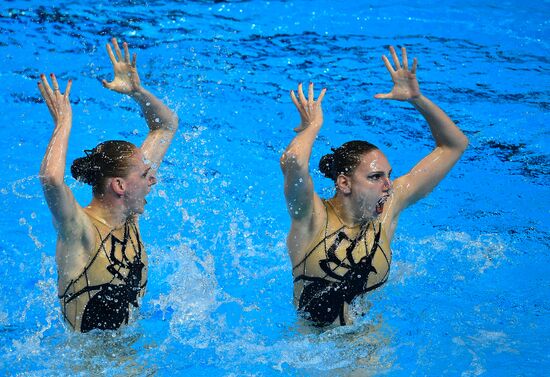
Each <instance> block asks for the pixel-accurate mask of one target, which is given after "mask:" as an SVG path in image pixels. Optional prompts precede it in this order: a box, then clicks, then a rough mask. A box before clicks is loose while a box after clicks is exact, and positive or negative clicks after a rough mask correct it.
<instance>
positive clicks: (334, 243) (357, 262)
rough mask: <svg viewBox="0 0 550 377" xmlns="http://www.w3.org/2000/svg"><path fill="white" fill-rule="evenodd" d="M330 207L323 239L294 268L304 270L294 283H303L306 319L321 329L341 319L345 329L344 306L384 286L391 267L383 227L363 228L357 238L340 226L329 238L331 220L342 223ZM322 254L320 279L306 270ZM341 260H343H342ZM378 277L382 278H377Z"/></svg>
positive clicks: (301, 302)
mask: <svg viewBox="0 0 550 377" xmlns="http://www.w3.org/2000/svg"><path fill="white" fill-rule="evenodd" d="M328 204H329V206H328V207H327V206H326V205H325V207H326V209H327V222H326V225H325V230H324V237H323V238H322V239H321V240H320V241H319V242H318V243H316V245H315V246H314V247H313V248H312V249H311V250H310V251H309V252H308V253H307V254H306V256H305V258H304V259H303V260H302V261H301V262H300V263H298V264H297V265H296V266H294V270H297V269H298V268H300V267H303V273H302V274H300V275H298V276H296V277H295V279H294V283H295V284H296V283H298V282H302V283H303V288H302V291H301V293H300V297H299V302H298V309H299V310H300V311H301V312H302V313H303V314H304V316H305V317H306V318H307V319H309V320H311V321H312V322H314V323H315V324H316V325H318V326H326V325H329V324H332V323H334V321H336V319H338V318H340V324H341V325H345V324H346V321H345V316H344V306H345V305H344V304H345V303H347V304H350V303H351V302H352V301H353V299H354V298H355V297H357V296H359V295H361V294H364V293H366V292H369V291H371V290H373V289H376V288H378V287H380V286H381V285H382V284H384V283H385V282H386V281H387V279H388V275H389V267H390V259H389V258H390V255H389V252H386V251H385V250H384V249H383V248H382V246H381V245H380V244H381V236H382V225H381V224H380V223H378V224H376V223H375V222H370V223H366V224H363V225H361V227H360V228H359V230H358V232H357V233H356V235H355V236H354V237H350V236H348V233H349V232H347V230H348V229H349V228H347V227H346V226H345V225H343V224H341V226H340V227H339V228H337V229H336V230H335V231H333V232H331V233H330V234H329V233H328V228H329V218H331V221H335V219H336V221H340V220H339V219H338V218H337V216H336V213H335V212H334V209H333V208H332V206H331V205H330V202H328ZM329 208H330V209H329ZM331 212H332V214H331ZM340 223H341V221H340ZM369 232H373V233H374V238H373V241H372V245H371V247H370V248H369V247H368V246H367V235H368V234H369ZM323 251H324V253H323V254H324V255H323V257H321V259H319V261H318V267H319V268H320V271H322V274H321V276H319V274H315V276H310V275H308V273H307V268H306V265H307V262H308V258H310V257H311V256H312V254H313V253H314V252H317V253H322V252H323ZM337 251H340V252H339V253H338V252H337ZM388 251H389V248H388ZM317 255H318V254H317ZM338 255H340V258H341V259H340V258H339V257H338ZM342 256H344V257H343V258H342ZM381 257H383V258H381ZM375 258H377V262H378V268H379V269H380V271H377V269H376V267H375V265H374V263H373V260H374V259H375ZM380 261H382V262H380ZM380 266H382V268H380ZM382 270H385V271H382ZM379 274H381V276H378V275H379ZM375 277H376V278H375Z"/></svg>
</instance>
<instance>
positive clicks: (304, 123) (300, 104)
mask: <svg viewBox="0 0 550 377" xmlns="http://www.w3.org/2000/svg"><path fill="white" fill-rule="evenodd" d="M326 91H327V90H326V89H323V90H321V93H320V94H319V97H317V101H315V96H314V92H313V83H310V84H309V87H308V95H307V99H306V97H305V95H304V91H303V89H302V84H301V83H300V84H298V98H296V94H294V90H291V91H290V98H292V102H294V105H295V106H296V109H298V112H299V113H300V125H299V126H298V127H296V128H295V129H294V131H296V132H302V131H303V130H305V129H307V128H308V127H310V126H317V127H321V125H322V124H323V109H322V107H321V102H322V101H323V97H324V96H325V93H326Z"/></svg>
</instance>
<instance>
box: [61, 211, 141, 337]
mask: <svg viewBox="0 0 550 377" xmlns="http://www.w3.org/2000/svg"><path fill="white" fill-rule="evenodd" d="M89 217H90V219H92V223H93V224H94V227H95V229H96V231H97V237H96V245H97V244H99V246H98V247H97V251H96V253H95V255H94V256H93V257H92V258H91V259H90V261H89V262H88V264H87V265H86V267H85V268H84V270H83V271H82V273H81V274H80V275H79V276H78V277H77V278H76V279H73V280H71V282H70V283H69V284H68V285H67V288H66V289H65V291H64V293H63V294H62V295H60V296H59V298H60V300H61V306H62V311H63V315H64V316H65V319H66V320H67V321H68V322H69V323H70V324H71V326H72V327H73V328H75V329H77V328H78V326H77V322H78V320H79V319H80V321H81V322H80V331H81V332H88V331H90V330H93V329H101V330H114V329H118V328H119V327H120V326H121V325H122V324H125V323H128V318H129V315H130V305H132V306H134V307H137V306H138V296H140V295H142V291H143V290H144V289H145V286H146V284H147V281H146V278H144V277H143V269H144V267H145V265H144V263H143V261H142V257H143V256H144V250H143V244H142V242H141V239H140V235H139V230H138V229H137V226H136V224H135V223H134V221H133V220H128V221H127V222H126V223H125V224H124V228H123V230H122V231H121V230H119V231H118V233H122V237H120V234H119V236H118V237H117V236H116V235H115V234H114V233H115V231H116V230H114V229H113V230H111V231H109V232H108V233H107V234H104V235H103V234H102V232H101V231H100V230H99V228H98V225H99V226H101V225H100V224H98V223H97V220H96V219H94V218H93V217H91V216H89ZM130 248H133V254H134V257H133V258H129V257H128V255H132V253H129V252H130V251H131V249H130ZM98 272H99V273H98ZM97 275H99V277H98V276H97ZM142 280H143V281H142Z"/></svg>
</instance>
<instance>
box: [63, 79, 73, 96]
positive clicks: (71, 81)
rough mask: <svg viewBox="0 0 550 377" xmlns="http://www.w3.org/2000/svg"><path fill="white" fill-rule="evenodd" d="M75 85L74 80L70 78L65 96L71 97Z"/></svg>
mask: <svg viewBox="0 0 550 377" xmlns="http://www.w3.org/2000/svg"><path fill="white" fill-rule="evenodd" d="M72 86H73V80H69V82H68V83H67V87H66V88H65V94H64V96H65V98H69V94H70V93H71V87H72Z"/></svg>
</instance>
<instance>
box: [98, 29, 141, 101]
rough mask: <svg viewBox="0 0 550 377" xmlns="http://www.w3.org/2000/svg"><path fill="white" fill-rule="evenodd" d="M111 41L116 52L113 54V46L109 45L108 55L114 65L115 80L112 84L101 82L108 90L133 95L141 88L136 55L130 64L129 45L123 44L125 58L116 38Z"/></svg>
mask: <svg viewBox="0 0 550 377" xmlns="http://www.w3.org/2000/svg"><path fill="white" fill-rule="evenodd" d="M111 41H112V43H113V47H114V49H115V52H114V53H113V50H112V48H111V45H110V44H109V43H107V53H108V54H109V58H110V59H111V63H113V70H114V73H115V78H114V79H113V81H111V82H107V81H106V80H102V81H101V82H102V83H103V86H104V87H106V88H107V89H110V90H113V91H115V92H117V93H122V94H130V95H131V94H132V93H135V92H137V91H138V90H139V89H140V88H141V82H140V79H139V75H138V72H137V67H136V54H135V53H134V54H133V55H132V61H131V62H130V52H129V51H128V44H127V43H126V42H124V43H123V44H122V48H123V49H124V56H122V51H120V47H119V46H118V42H117V40H116V38H113V39H112V40H111ZM115 54H116V56H115Z"/></svg>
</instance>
